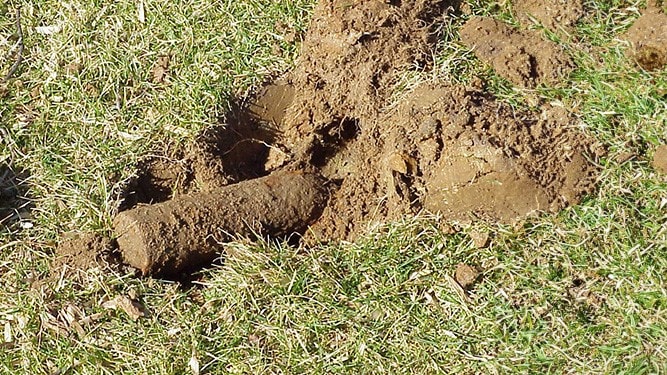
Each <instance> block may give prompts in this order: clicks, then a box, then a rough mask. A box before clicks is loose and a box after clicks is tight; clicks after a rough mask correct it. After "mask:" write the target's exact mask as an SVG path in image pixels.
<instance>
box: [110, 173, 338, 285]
mask: <svg viewBox="0 0 667 375" xmlns="http://www.w3.org/2000/svg"><path fill="white" fill-rule="evenodd" d="M327 193H328V192H327V187H326V184H325V182H324V181H323V180H322V179H321V178H319V177H318V176H315V175H308V174H302V173H295V172H278V173H275V174H272V175H270V176H267V177H263V178H258V179H252V180H248V181H244V182H240V183H238V184H232V185H229V186H226V187H223V188H219V189H217V190H210V191H208V192H204V193H197V194H188V195H182V196H179V197H177V198H174V199H171V200H169V201H166V202H163V203H159V204H153V205H142V206H139V207H136V208H134V209H132V210H128V211H124V212H121V213H120V214H118V216H116V218H115V220H114V230H115V233H116V236H117V242H118V248H119V250H120V253H121V255H122V257H123V260H124V261H125V262H127V263H128V264H130V265H131V266H133V267H135V268H137V269H139V270H140V271H141V273H142V274H144V275H148V274H152V275H161V276H177V275H179V274H180V273H181V272H184V271H188V270H192V269H194V268H196V267H198V266H201V265H204V264H206V263H210V262H211V261H213V259H215V257H216V256H217V253H218V252H219V250H220V247H221V243H224V242H229V241H231V240H234V239H235V238H236V237H250V236H265V235H266V236H270V237H272V238H280V237H287V236H290V235H292V234H294V233H303V232H304V231H305V229H306V228H307V227H308V225H310V224H311V223H313V222H314V221H315V219H316V218H317V217H319V216H320V214H321V212H322V209H323V207H324V206H325V205H326V201H327V198H328V194H327Z"/></svg>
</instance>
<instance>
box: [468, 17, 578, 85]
mask: <svg viewBox="0 0 667 375" xmlns="http://www.w3.org/2000/svg"><path fill="white" fill-rule="evenodd" d="M460 34H461V41H462V42H463V43H464V44H465V45H466V46H468V47H469V48H471V49H473V52H474V53H475V56H477V58H479V59H480V60H482V61H484V62H485V63H487V64H489V65H491V67H493V69H494V70H495V71H496V73H498V75H500V76H502V77H504V78H506V79H507V80H509V81H510V82H512V83H514V84H515V85H518V86H522V87H525V88H532V87H535V86H537V85H539V84H546V85H556V84H558V83H559V82H562V81H563V80H564V79H566V78H567V75H568V74H569V73H570V72H571V71H572V70H573V69H574V63H573V62H572V59H571V58H570V57H569V56H568V55H567V54H566V53H565V51H564V49H563V48H562V47H561V46H559V45H558V44H556V43H554V42H551V41H548V40H545V39H544V38H543V36H542V35H541V33H540V32H538V31H533V30H518V29H515V28H513V27H512V26H511V25H509V24H506V23H504V22H502V21H499V20H496V19H493V18H488V17H473V18H471V19H470V20H469V21H468V22H466V24H465V25H464V26H463V27H462V28H461V31H460Z"/></svg>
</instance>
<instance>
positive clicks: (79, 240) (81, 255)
mask: <svg viewBox="0 0 667 375" xmlns="http://www.w3.org/2000/svg"><path fill="white" fill-rule="evenodd" d="M112 252H113V243H112V241H111V240H109V239H107V238H105V237H104V236H101V235H98V234H96V233H82V234H69V235H68V237H66V238H65V239H63V241H62V242H60V244H59V245H58V247H57V249H56V259H55V261H54V263H53V264H52V266H51V268H52V270H60V269H61V268H62V267H63V266H65V265H67V266H69V267H72V268H75V269H90V268H92V267H95V266H100V265H103V264H105V263H107V264H108V263H109V262H110V261H111V262H113V260H111V258H112V256H111V253H112ZM52 273H53V272H52Z"/></svg>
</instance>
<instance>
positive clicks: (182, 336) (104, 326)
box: [0, 0, 667, 374]
mask: <svg viewBox="0 0 667 375" xmlns="http://www.w3.org/2000/svg"><path fill="white" fill-rule="evenodd" d="M471 3H474V4H473V7H474V9H476V12H479V13H484V14H499V15H501V17H504V18H508V17H511V13H510V12H509V11H508V9H507V8H503V7H500V8H498V7H496V6H495V5H493V4H492V2H482V1H473V2H471ZM138 4H143V7H144V20H143V21H141V20H140V17H139V8H138ZM14 5H15V4H8V5H6V6H5V8H3V7H2V6H0V17H2V18H0V39H1V40H0V55H3V54H4V51H6V50H7V49H8V48H11V45H12V43H13V41H14V40H13V39H12V37H11V35H12V34H13V33H14V29H13V18H12V17H13V14H14V13H13V10H12V8H13V6H14ZM21 5H22V10H23V25H24V29H25V34H26V35H25V44H26V52H25V61H24V63H23V64H22V66H21V68H20V70H19V71H18V72H17V78H16V79H15V80H13V81H11V82H10V84H9V85H8V86H7V90H6V91H3V93H2V96H1V97H0V118H1V121H2V122H1V123H0V135H1V136H2V139H1V140H0V165H2V167H0V178H2V182H0V186H1V187H2V195H0V200H1V203H2V205H0V211H5V210H3V209H7V208H9V209H10V212H14V213H15V214H17V215H14V217H15V219H16V218H18V217H20V220H18V221H14V222H13V223H11V224H9V223H3V224H2V225H3V227H2V228H1V229H0V331H2V332H3V335H2V336H1V337H0V372H1V373H8V374H9V373H25V374H40V373H46V374H56V373H69V374H100V373H106V374H119V373H127V374H137V373H139V374H161V373H164V374H180V373H197V371H198V372H200V373H208V374H215V373H220V374H222V373H374V374H375V373H515V372H523V373H565V372H567V373H629V374H635V373H636V374H644V373H662V372H667V368H666V367H665V366H666V365H665V364H666V363H667V347H666V345H665V340H664V337H666V336H667V311H666V310H667V290H666V288H667V287H666V285H667V283H666V280H665V275H666V274H667V252H666V250H667V226H666V224H665V223H666V221H667V212H666V211H665V209H666V207H667V181H666V179H665V176H664V175H662V176H661V175H658V174H656V172H655V171H654V170H653V169H652V168H651V167H650V163H649V162H650V160H651V158H652V153H653V150H654V148H655V146H656V145H658V144H660V143H664V142H665V141H667V104H666V103H667V102H666V101H665V91H666V90H667V73H666V72H665V71H664V70H663V71H661V72H656V73H653V74H649V73H647V72H643V71H640V70H637V69H636V67H635V66H634V65H633V64H632V63H631V62H629V61H628V60H627V59H626V57H625V56H624V50H625V48H626V47H627V44H626V43H625V42H623V41H622V40H621V38H619V36H620V35H621V34H622V32H623V31H624V30H625V29H627V28H628V27H629V25H630V24H631V23H632V22H633V21H634V19H636V17H637V16H638V15H639V13H638V6H639V5H641V3H639V2H630V1H608V2H596V1H588V2H587V7H588V9H589V10H590V14H589V16H587V18H586V19H584V20H582V22H581V23H580V24H579V25H578V26H577V29H576V30H575V31H573V33H572V35H569V36H563V35H550V36H549V37H551V38H560V39H561V40H562V42H563V43H567V44H569V45H570V46H571V47H572V48H571V50H572V53H573V55H574V57H575V59H576V62H577V64H578V66H579V69H578V70H577V71H576V72H575V73H574V74H573V75H572V77H571V79H570V81H569V82H567V83H564V84H563V85H562V86H560V87H555V88H544V87H543V88H539V89H536V90H531V91H528V90H524V91H517V90H514V89H512V88H511V87H510V86H509V84H507V82H505V81H503V80H502V79H500V78H498V77H496V76H494V75H493V72H491V71H489V70H488V69H487V68H486V67H484V66H482V65H480V64H479V63H478V62H477V61H475V59H473V58H471V55H470V53H469V51H467V50H465V49H464V48H463V47H462V46H460V45H458V44H456V42H455V41H456V32H457V31H456V30H457V28H458V26H459V24H460V23H461V22H462V20H454V21H452V23H451V24H448V25H446V27H444V29H443V30H444V33H443V38H445V40H447V41H450V40H451V41H452V43H453V44H445V43H444V41H443V45H442V48H441V49H440V51H439V52H438V53H437V54H436V55H435V56H434V61H435V63H436V64H435V65H436V66H435V68H434V70H433V71H430V72H411V73H406V79H405V82H403V83H401V85H399V87H410V86H411V85H413V84H414V83H415V82H418V81H421V80H442V79H448V78H452V77H454V76H455V77H456V80H458V81H462V82H465V81H466V80H468V79H469V78H470V77H471V76H472V75H482V76H483V77H484V78H485V79H487V80H488V81H489V82H491V83H490V85H489V86H490V89H491V90H493V91H494V92H496V93H497V95H499V96H500V97H502V98H503V99H505V100H507V101H510V102H511V103H513V105H516V106H529V103H531V102H532V101H533V100H534V98H536V97H537V98H541V99H543V100H547V101H559V102H561V103H563V105H565V106H567V107H569V108H575V109H576V110H577V114H578V116H579V117H580V126H581V128H582V130H583V131H585V132H587V133H589V134H591V135H592V136H594V137H596V138H597V139H599V140H600V142H601V143H602V144H604V145H605V147H606V148H607V149H608V154H607V155H606V156H605V157H604V158H603V160H602V165H601V166H602V171H603V172H602V176H601V178H600V188H599V190H598V192H597V194H596V195H595V196H592V197H590V198H589V199H587V200H586V201H584V202H583V203H582V204H581V205H579V206H577V207H574V208H571V209H568V210H565V211H564V212H562V213H560V214H559V215H554V216H547V217H543V218H540V219H534V220H532V221H529V222H527V223H524V224H522V225H520V226H516V227H503V226H483V225H474V226H472V227H463V228H460V229H461V230H460V231H459V232H458V233H456V234H446V233H443V232H442V231H441V230H440V229H439V226H438V225H437V224H436V222H435V221H434V220H433V218H419V219H410V220H407V221H406V222H403V223H395V224H391V225H388V226H386V227H383V228H380V229H378V230H377V231H376V232H374V233H369V236H368V237H367V238H365V239H362V240H360V241H359V242H358V243H355V244H341V245H339V246H327V247H321V248H318V249H312V250H311V251H307V252H304V251H300V250H298V249H294V248H291V247H289V246H288V245H284V244H263V243H259V244H247V243H237V244H232V245H230V246H229V247H227V249H226V253H225V261H224V263H223V264H222V265H221V266H218V267H216V268H213V269H210V270H206V271H203V272H202V273H201V275H199V276H200V278H199V279H198V280H199V281H198V282H196V283H195V284H193V285H181V284H178V283H172V282H167V281H162V280H155V279H137V278H134V277H132V276H131V275H126V274H119V273H117V272H116V271H113V270H112V269H109V268H105V267H100V268H99V269H93V270H89V271H74V270H72V271H71V272H69V273H68V274H67V277H65V276H64V274H53V273H52V272H50V270H49V262H50V261H51V260H52V258H53V249H54V245H55V244H56V242H57V241H58V239H59V238H60V236H61V235H62V234H63V233H65V232H71V231H98V232H103V233H105V232H107V231H108V230H109V221H110V218H111V217H112V215H113V214H114V212H115V210H116V200H117V196H118V194H119V192H120V190H121V188H122V186H123V184H124V181H126V180H127V179H128V178H129V177H130V176H131V175H132V174H133V173H134V171H133V168H132V166H133V164H134V163H135V162H136V161H137V160H138V159H140V158H141V157H143V156H145V155H147V154H150V153H155V152H159V150H160V149H162V148H164V146H165V144H172V143H183V142H188V141H189V140H191V139H192V138H193V137H194V136H195V135H196V134H197V133H198V132H200V131H201V130H202V129H205V128H208V127H211V126H214V125H217V124H219V118H220V117H221V116H222V115H224V113H225V112H226V108H227V103H228V100H229V99H230V98H231V97H233V96H237V95H243V94H244V93H245V92H247V90H249V89H250V88H252V87H253V86H256V85H257V84H259V83H260V82H261V81H262V80H264V79H265V77H267V76H271V75H277V74H280V73H281V72H284V71H286V70H287V69H289V67H290V66H291V63H292V61H293V58H294V57H295V54H296V51H297V46H296V45H295V44H294V43H293V42H292V40H291V36H290V35H288V34H290V32H289V30H296V31H297V34H298V32H299V31H302V30H303V29H304V27H305V25H306V24H307V16H308V13H309V9H310V7H311V6H312V1H307V0H303V1H278V0H276V1H271V0H258V1H238V2H233V1H215V2H213V1H211V2H195V1H188V2H181V3H178V4H176V3H173V2H168V1H148V0H145V1H132V2H113V3H99V2H86V1H76V0H75V1H70V2H65V3H62V2H56V1H52V0H37V1H32V2H28V1H25V2H23V3H21ZM161 56H169V57H170V60H169V64H168V67H167V75H166V77H165V78H164V80H163V81H161V80H160V79H155V77H154V74H155V72H156V71H155V67H156V64H158V61H159V58H160V57H161ZM0 63H2V65H1V68H2V69H3V70H2V71H0V73H2V72H4V71H6V70H7V69H8V68H9V65H10V64H11V61H0ZM8 166H11V169H12V170H13V171H14V172H16V174H17V175H18V177H19V178H18V179H14V181H15V182H17V183H18V185H19V189H14V188H12V189H7V187H9V186H10V185H12V184H14V182H12V183H11V184H10V183H9V181H10V179H9V176H10V174H9V173H6V172H5V171H8V169H7V167H8ZM19 172H20V173H19ZM17 196H18V197H20V196H26V197H28V198H29V202H26V200H25V199H21V200H19V201H18V203H17V201H15V200H14V199H13V198H17ZM26 203H29V204H30V206H31V207H29V208H30V209H29V210H28V207H24V206H25V204H26ZM22 207H23V208H22ZM480 233H481V234H488V236H489V238H490V243H489V246H487V247H485V248H482V249H478V248H477V247H476V246H475V244H474V242H475V241H474V238H475V237H476V236H478V235H479V234H480ZM459 263H465V264H470V265H475V266H477V267H479V269H480V270H481V276H480V280H479V281H478V282H477V284H475V286H474V287H473V288H472V290H470V291H469V292H464V291H463V290H462V289H461V288H460V287H459V286H458V284H456V282H454V281H453V279H452V276H453V275H454V271H455V269H456V266H457V265H458V264H459ZM118 296H129V297H134V298H135V300H136V301H138V302H140V304H141V305H142V306H143V307H145V309H146V310H147V312H148V314H147V315H146V316H144V317H139V316H138V315H137V314H138V313H137V312H136V311H135V312H133V311H134V310H132V309H126V310H127V311H128V312H129V314H128V313H127V312H126V310H124V309H123V308H119V309H116V310H111V309H109V308H107V307H109V304H108V302H109V301H112V300H114V299H115V298H116V297H118ZM195 370H197V371H195Z"/></svg>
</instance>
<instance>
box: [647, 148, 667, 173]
mask: <svg viewBox="0 0 667 375" xmlns="http://www.w3.org/2000/svg"><path fill="white" fill-rule="evenodd" d="M651 164H652V165H653V168H655V170H656V171H658V172H660V173H663V174H667V145H661V146H658V148H657V149H656V150H655V154H654V155H653V162H652V163H651Z"/></svg>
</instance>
